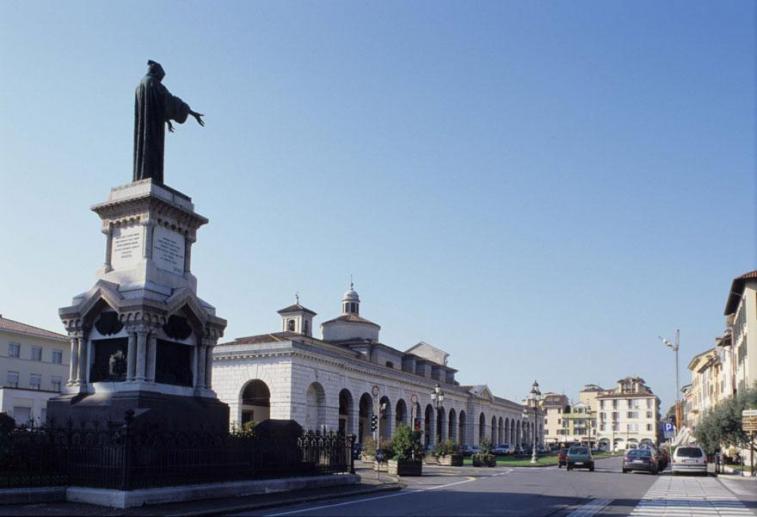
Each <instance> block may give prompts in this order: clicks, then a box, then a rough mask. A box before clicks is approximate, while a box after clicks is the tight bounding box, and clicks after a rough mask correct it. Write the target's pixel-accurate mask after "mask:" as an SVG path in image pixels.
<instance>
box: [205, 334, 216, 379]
mask: <svg viewBox="0 0 757 517" xmlns="http://www.w3.org/2000/svg"><path fill="white" fill-rule="evenodd" d="M214 346H215V345H214V344H210V345H208V346H206V347H205V387H206V388H208V389H209V390H212V389H213V348H214Z"/></svg>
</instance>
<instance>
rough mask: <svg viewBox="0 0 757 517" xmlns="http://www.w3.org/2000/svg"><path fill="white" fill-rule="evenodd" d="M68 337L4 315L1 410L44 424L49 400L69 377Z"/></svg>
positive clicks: (0, 351) (1, 322)
mask: <svg viewBox="0 0 757 517" xmlns="http://www.w3.org/2000/svg"><path fill="white" fill-rule="evenodd" d="M69 357H70V353H69V350H68V338H67V337H66V336H63V335H61V334H57V333H55V332H50V331H49V330H45V329H41V328H38V327H34V326H32V325H27V324H26V323H21V322H19V321H14V320H11V319H8V318H5V317H3V316H2V315H0V376H2V388H0V411H2V412H3V413H6V414H8V415H10V416H12V417H13V418H14V419H15V420H16V423H17V424H18V425H31V424H33V425H40V424H42V423H44V422H45V419H46V416H47V415H46V407H47V400H48V399H49V398H51V397H53V396H55V395H57V394H59V393H60V392H61V388H62V387H63V384H64V383H65V382H67V380H68V364H69Z"/></svg>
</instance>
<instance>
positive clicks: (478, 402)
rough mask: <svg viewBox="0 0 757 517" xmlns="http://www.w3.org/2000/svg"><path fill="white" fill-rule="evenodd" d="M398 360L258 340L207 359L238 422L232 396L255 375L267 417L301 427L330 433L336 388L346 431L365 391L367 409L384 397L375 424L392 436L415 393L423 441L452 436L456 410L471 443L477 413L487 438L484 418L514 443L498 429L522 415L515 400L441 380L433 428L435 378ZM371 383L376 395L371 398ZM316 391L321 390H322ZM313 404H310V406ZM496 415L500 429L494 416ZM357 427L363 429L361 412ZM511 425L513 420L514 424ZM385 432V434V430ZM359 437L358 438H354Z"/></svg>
mask: <svg viewBox="0 0 757 517" xmlns="http://www.w3.org/2000/svg"><path fill="white" fill-rule="evenodd" d="M399 367H400V361H397V362H396V363H395V368H394V369H390V368H387V367H385V366H383V365H380V364H373V363H369V362H366V361H361V360H358V359H354V358H352V357H351V356H350V354H348V353H345V354H344V357H340V356H338V355H337V356H327V355H320V354H319V353H318V350H317V349H316V348H315V347H312V348H311V349H308V351H304V350H301V349H298V348H297V347H296V346H294V345H293V344H292V343H291V342H284V343H281V342H278V343H272V344H264V345H249V346H245V345H221V346H218V347H216V350H215V353H214V362H213V388H214V390H215V391H216V393H217V394H218V398H219V399H220V400H221V401H223V402H225V403H227V404H229V406H230V415H231V420H232V422H239V420H240V417H241V411H240V407H239V400H240V396H241V393H242V390H243V389H244V387H245V385H246V384H247V383H248V382H249V381H251V380H254V379H259V380H261V381H263V382H265V383H266V385H267V386H268V388H269V390H270V392H271V418H274V419H290V418H291V419H294V420H296V421H297V422H298V423H299V424H300V425H302V426H303V427H306V428H311V429H318V430H322V429H325V430H327V431H335V430H338V429H339V418H340V415H339V394H340V392H341V391H342V390H347V391H348V392H349V398H350V399H351V409H350V411H349V414H348V415H347V422H348V423H347V431H348V432H352V433H355V434H357V433H358V430H359V429H360V416H359V407H360V406H359V404H360V399H361V397H362V396H363V395H364V394H367V395H368V396H369V397H370V399H371V401H372V404H371V406H372V407H371V414H372V411H374V408H375V405H374V404H377V403H378V401H379V400H381V399H383V398H384V397H386V399H388V402H389V404H388V406H389V407H388V411H387V414H386V419H385V420H384V421H383V422H382V424H383V425H382V429H383V431H384V436H382V439H384V438H391V434H392V433H393V431H394V429H396V426H397V420H396V417H397V415H396V412H397V405H398V402H399V401H400V400H402V401H404V404H405V407H406V409H407V412H406V419H405V421H406V423H407V424H408V425H409V424H411V423H412V420H411V418H412V404H411V400H412V399H413V396H415V397H417V400H418V404H419V406H420V413H419V414H418V415H415V416H416V417H418V418H419V419H420V427H421V431H422V433H423V434H424V436H425V435H428V441H429V444H430V445H434V444H436V442H437V438H438V436H440V437H441V439H442V440H446V439H448V438H452V439H455V440H456V441H459V426H460V414H461V412H463V413H464V414H465V426H464V433H465V440H464V443H465V444H469V445H478V443H479V440H478V437H479V436H478V430H479V425H478V418H479V414H480V413H481V411H483V412H484V413H485V415H486V420H487V424H486V426H485V432H486V436H487V438H491V436H492V435H491V419H492V417H493V416H494V417H496V419H497V424H498V425H497V428H496V433H495V434H496V438H497V439H496V440H495V441H496V442H509V443H519V442H516V438H517V437H516V436H515V431H514V429H513V430H512V431H510V430H508V429H506V428H505V422H507V423H508V426H509V427H512V424H511V422H519V421H520V420H521V419H522V415H521V406H520V405H518V404H514V403H510V404H509V405H508V404H503V403H500V402H496V401H491V400H483V399H478V398H475V397H474V396H473V395H472V394H470V393H469V392H467V391H466V390H465V389H463V388H461V387H459V386H454V385H447V384H442V389H443V390H444V392H445V398H444V402H443V409H444V416H443V418H442V424H443V428H442V429H441V430H437V425H436V424H437V420H436V418H437V410H436V407H435V403H434V402H432V400H431V396H430V394H431V391H432V389H433V387H434V386H435V384H436V381H433V380H431V379H429V378H423V377H420V376H417V375H414V374H409V373H406V372H402V371H401V370H400V369H399ZM374 386H375V387H377V389H378V396H377V397H376V398H374V397H373V395H372V393H373V388H374ZM321 394H322V395H321ZM314 406H315V407H314ZM427 407H430V408H431V414H432V418H431V422H430V426H429V428H428V429H427V426H426V421H425V414H426V408H427ZM451 410H453V411H454V419H455V427H454V429H453V432H452V435H451V436H450V432H449V431H450V429H449V417H450V411H451ZM500 419H502V424H503V426H502V432H501V433H500V428H499V420H500ZM363 427H364V428H365V429H368V428H369V420H368V418H364V421H363ZM516 429H517V426H516ZM387 434H388V435H389V436H386V435H387ZM358 439H359V438H358Z"/></svg>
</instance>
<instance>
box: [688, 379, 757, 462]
mask: <svg viewBox="0 0 757 517" xmlns="http://www.w3.org/2000/svg"><path fill="white" fill-rule="evenodd" d="M753 408H757V389H755V388H752V389H749V390H746V391H743V392H741V393H739V394H738V395H737V396H735V397H731V398H728V399H726V400H723V401H721V402H719V403H718V404H716V405H715V407H713V408H712V409H711V410H709V411H708V412H707V413H706V414H705V415H703V417H702V419H701V420H700V422H699V425H697V428H696V430H695V431H694V436H695V438H696V439H697V442H699V444H700V445H701V446H702V448H703V449H704V450H705V452H707V454H713V453H714V452H715V451H716V450H718V449H719V448H720V446H721V445H725V446H730V445H737V446H743V445H744V444H746V443H748V442H749V436H748V435H747V434H746V433H745V432H744V431H742V430H741V412H742V411H743V410H745V409H753Z"/></svg>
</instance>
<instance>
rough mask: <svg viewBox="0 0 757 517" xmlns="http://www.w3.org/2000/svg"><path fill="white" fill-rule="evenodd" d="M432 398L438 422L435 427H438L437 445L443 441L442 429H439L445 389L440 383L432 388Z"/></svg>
mask: <svg viewBox="0 0 757 517" xmlns="http://www.w3.org/2000/svg"><path fill="white" fill-rule="evenodd" d="M431 400H432V401H433V402H434V407H435V408H436V422H435V424H436V425H435V427H437V429H436V443H437V445H438V444H439V442H441V441H442V430H441V429H439V428H438V427H439V409H440V408H441V407H442V404H443V403H444V390H442V387H441V386H439V383H438V382H437V383H436V386H434V389H433V390H431Z"/></svg>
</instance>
